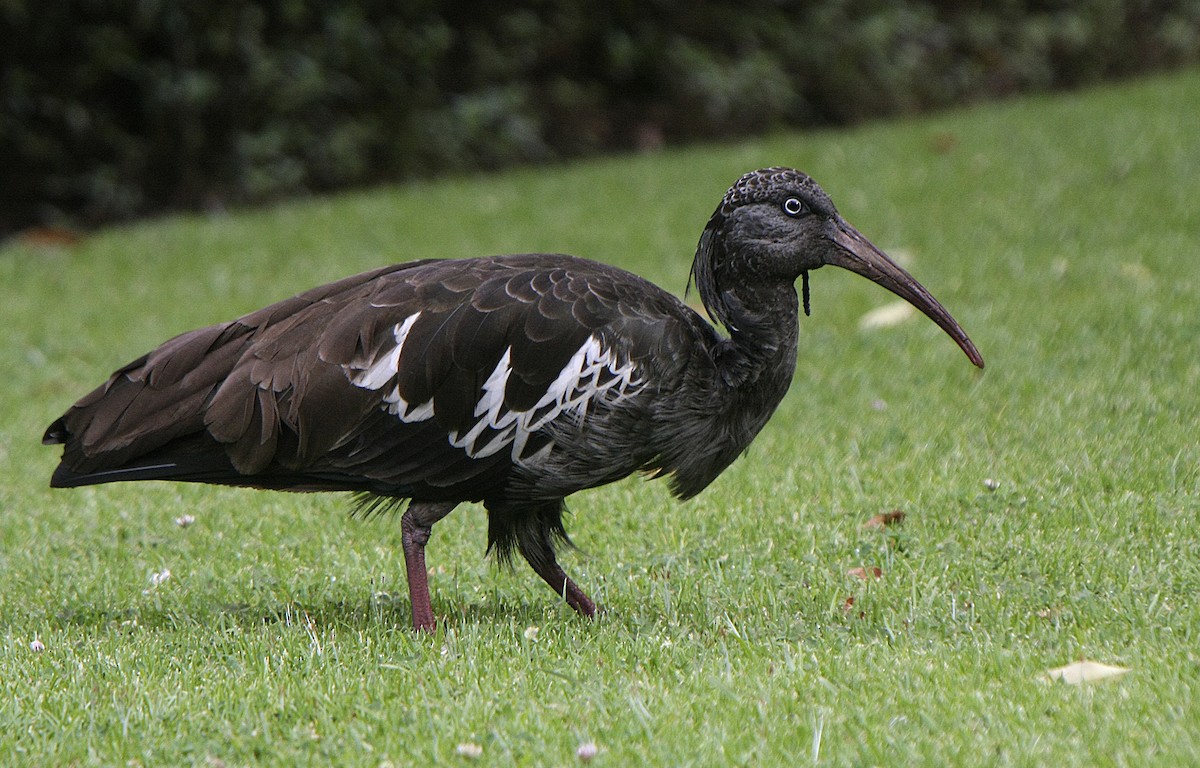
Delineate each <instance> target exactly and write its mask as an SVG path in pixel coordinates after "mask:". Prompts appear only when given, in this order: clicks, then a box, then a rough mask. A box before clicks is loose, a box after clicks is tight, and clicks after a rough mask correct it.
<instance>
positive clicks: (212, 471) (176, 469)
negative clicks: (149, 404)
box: [50, 456, 246, 488]
mask: <svg viewBox="0 0 1200 768" xmlns="http://www.w3.org/2000/svg"><path fill="white" fill-rule="evenodd" d="M238 478H241V479H242V480H243V481H244V480H245V479H246V478H245V477H243V476H242V475H239V474H238V473H237V472H236V471H235V470H234V469H233V466H232V465H231V464H230V463H229V460H228V459H227V458H224V457H222V456H195V457H190V456H184V457H177V458H167V457H162V458H158V459H155V458H152V457H146V458H143V459H140V460H138V461H137V462H135V463H130V464H125V465H122V466H117V467H106V468H97V469H94V470H90V471H82V472H81V471H77V470H75V469H72V468H71V467H70V466H68V462H66V461H63V462H62V463H61V464H59V465H58V467H57V468H56V469H55V470H54V474H53V475H51V476H50V487H51V488H78V487H80V486H83V485H100V484H102V483H121V482H127V481H133V480H181V481H184V482H195V483H226V484H230V483H232V484H236V483H235V481H236V480H237V479H238Z"/></svg>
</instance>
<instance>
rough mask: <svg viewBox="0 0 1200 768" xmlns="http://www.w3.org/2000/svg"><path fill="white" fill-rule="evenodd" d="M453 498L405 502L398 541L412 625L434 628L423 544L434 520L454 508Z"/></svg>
mask: <svg viewBox="0 0 1200 768" xmlns="http://www.w3.org/2000/svg"><path fill="white" fill-rule="evenodd" d="M454 507H455V503H454V502H437V503H434V502H418V501H414V502H411V503H410V504H409V505H408V509H406V510H405V511H404V514H403V515H402V516H401V517H400V541H401V543H402V544H403V545H404V567H405V570H407V571H408V597H409V601H410V602H411V603H412V614H413V629H415V630H417V631H418V632H433V631H434V630H435V629H436V628H437V623H436V622H435V621H434V619H433V605H432V604H431V602H430V600H429V576H428V573H427V572H426V570H425V544H426V543H428V542H429V534H430V531H432V529H433V524H434V523H436V522H437V521H438V520H441V519H442V518H443V517H445V516H446V515H448V514H450V511H451V510H452V509H454Z"/></svg>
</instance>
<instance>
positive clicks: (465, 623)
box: [0, 71, 1200, 768]
mask: <svg viewBox="0 0 1200 768" xmlns="http://www.w3.org/2000/svg"><path fill="white" fill-rule="evenodd" d="M1196 103H1200V72H1195V71H1193V72H1189V73H1185V74H1181V75H1176V76H1172V77H1168V78H1160V79H1155V80H1150V81H1145V82H1137V83H1131V84H1126V85H1122V86H1120V87H1111V86H1110V87H1105V88H1103V89H1100V90H1091V91H1087V92H1084V93H1080V94H1077V95H1071V96H1066V97H1062V96H1059V97H1055V98H1053V99H1051V98H1024V99H1018V100H1012V101H1008V102H1006V103H1004V104H1002V105H990V106H978V107H974V108H971V109H968V110H965V111H958V112H953V113H944V114H940V115H937V116H934V117H926V118H921V119H917V120H911V121H904V122H899V123H896V124H891V125H873V126H870V127H867V128H860V129H857V130H852V131H841V130H839V131H819V132H808V133H785V134H776V135H774V136H773V137H771V138H769V139H762V140H756V141H752V142H747V143H738V144H730V145H727V146H710V147H696V148H692V149H689V150H686V151H680V150H671V151H667V152H663V153H659V154H656V155H653V156H635V157H629V158H622V159H614V160H604V161H589V162H586V163H579V164H571V165H567V166H565V167H562V168H557V169H554V170H547V171H539V172H533V171H528V170H526V171H518V172H509V173H505V174H498V175H493V176H488V177H481V176H478V175H471V176H463V177H459V178H454V179H447V180H443V181H438V182H426V183H414V184H410V185H405V186H399V187H387V188H381V189H378V190H376V191H373V192H370V193H355V194H347V195H340V196H335V197H329V198H326V199H319V200H309V201H305V202H297V203H291V204H288V205H285V206H280V207H276V208H272V209H269V210H260V211H257V212H252V213H243V214H239V215H235V216H228V217H202V216H193V217H176V218H169V219H163V220H160V221H156V222H150V223H143V224H139V225H137V226H129V227H125V228H114V229H108V230H105V231H103V232H101V233H99V234H97V235H95V236H93V237H89V238H87V239H85V240H84V241H83V242H82V243H81V244H79V245H78V246H76V247H75V248H73V249H55V248H32V247H28V246H17V245H10V246H8V247H6V248H4V249H2V250H0V324H2V325H3V327H4V329H5V331H4V333H3V334H0V370H3V371H4V374H5V375H4V377H3V378H2V379H0V511H2V515H3V518H2V522H0V756H3V760H4V762H5V763H6V764H7V765H22V764H25V765H106V766H107V765H200V766H221V765H227V766H236V765H250V764H263V765H287V766H293V765H300V764H314V765H329V764H336V765H363V766H370V767H371V768H378V767H379V766H386V765H396V766H400V765H414V764H416V765H433V764H457V765H467V764H472V758H471V757H470V756H469V755H471V754H475V750H476V749H477V750H478V752H479V754H480V757H479V758H477V762H476V763H475V764H479V765H570V764H574V763H576V761H577V758H576V756H575V754H576V750H577V749H578V748H579V747H580V746H581V745H583V744H586V743H588V742H592V743H595V744H596V746H597V748H598V755H597V756H596V757H595V759H594V761H593V764H595V765H601V766H626V765H641V764H646V765H672V766H675V765H787V766H793V765H820V766H825V765H847V766H849V765H963V766H969V765H987V766H994V765H1055V766H1070V765H1089V766H1092V765H1137V766H1146V765H1195V764H1200V657H1198V654H1197V650H1196V648H1197V638H1200V610H1198V603H1197V599H1198V598H1197V596H1198V595H1200V536H1197V520H1198V519H1200V442H1198V441H1197V439H1196V425H1197V424H1198V423H1200V398H1198V395H1197V393H1198V392H1200V358H1198V357H1197V355H1196V343H1197V341H1196V340H1197V339H1198V338H1200V314H1198V313H1197V311H1196V307H1197V306H1200V283H1197V281H1196V280H1194V279H1192V276H1193V275H1195V273H1196V269H1195V265H1196V263H1197V259H1198V257H1200V250H1198V249H1200V244H1198V242H1197V238H1196V233H1197V232H1200V208H1198V207H1197V206H1196V204H1195V201H1196V200H1197V199H1198V198H1200V175H1197V174H1196V172H1195V171H1196V169H1197V168H1200V143H1198V142H1197V141H1196V135H1195V121H1194V115H1191V114H1189V113H1188V111H1187V110H1186V109H1183V108H1181V105H1187V104H1196ZM772 163H788V164H792V165H796V166H798V167H801V168H805V169H807V170H809V171H810V172H812V173H813V174H814V175H815V177H816V178H817V179H818V180H819V181H821V183H822V184H823V185H824V186H825V188H826V189H827V190H828V191H829V192H830V193H831V195H832V196H833V198H834V199H835V200H836V201H837V202H838V203H839V206H840V208H841V210H842V212H843V213H844V214H845V215H846V216H847V217H848V218H849V220H850V221H852V222H854V223H855V224H856V225H857V226H858V227H859V228H860V229H861V230H862V231H863V232H864V233H866V234H868V235H869V236H870V237H871V238H872V239H873V240H875V242H877V243H879V244H880V245H881V246H884V247H885V248H888V249H889V250H892V251H893V252H894V253H896V254H897V255H902V256H903V257H904V258H905V259H906V260H907V262H908V263H909V264H910V267H911V269H912V271H913V272H914V273H915V274H916V275H917V276H918V277H920V279H921V280H922V281H923V282H924V283H925V284H926V285H927V286H928V287H929V288H930V289H931V290H932V291H933V292H934V293H935V294H936V295H937V296H938V297H939V298H940V299H941V300H942V301H943V302H944V303H945V304H946V305H947V306H948V307H949V308H950V309H951V310H952V311H953V312H954V314H955V315H956V316H957V317H958V318H959V319H960V320H961V321H962V323H963V325H964V326H965V327H966V328H967V329H968V331H970V333H971V335H972V337H973V338H974V339H975V340H976V341H977V342H978V344H979V347H980V349H981V350H982V351H983V354H984V356H985V357H986V358H987V362H988V368H987V370H986V371H984V372H982V373H980V372H977V371H975V370H974V369H972V368H971V367H970V365H969V364H968V363H967V361H966V360H965V358H963V356H962V355H961V353H960V352H959V351H958V350H957V348H956V347H955V346H954V344H953V343H952V342H951V341H950V340H949V339H947V338H946V337H945V336H944V335H942V334H941V333H940V332H939V331H938V330H937V329H936V328H935V327H933V326H932V324H930V323H929V322H927V321H924V320H923V319H921V318H914V319H913V320H912V321H910V322H906V323H902V324H900V325H898V326H894V327H890V328H884V329H876V330H873V331H870V330H858V329H857V328H856V326H857V323H858V322H859V320H860V318H862V317H863V315H864V314H865V313H867V312H868V311H869V310H870V309H871V308H873V307H876V306H878V305H880V304H886V303H889V302H890V301H891V300H892V299H891V297H890V295H888V294H886V293H884V292H882V291H881V290H880V289H879V288H878V287H876V286H874V285H872V284H870V283H869V282H867V281H865V280H861V279H858V278H855V277H853V276H851V275H849V274H847V273H845V272H839V271H836V270H833V269H830V270H821V271H820V272H818V273H816V274H814V276H813V286H812V287H813V309H814V313H813V316H812V317H811V318H803V320H802V324H801V327H802V339H801V341H802V344H801V349H800V359H799V374H798V377H797V379H796V381H795V383H794V385H793V387H792V391H791V393H790V394H789V395H788V397H787V399H786V400H785V401H784V403H783V405H782V406H781V408H780V410H779V412H778V413H777V414H776V416H775V418H774V419H773V420H772V422H771V423H770V424H768V426H767V428H766V430H765V431H764V432H763V434H762V435H761V436H760V437H759V439H758V440H757V441H756V442H755V444H754V445H753V447H752V449H751V451H750V453H749V455H748V456H746V457H745V458H743V459H742V460H740V461H738V462H736V463H735V464H734V465H733V466H732V467H731V468H730V469H729V470H728V471H727V472H726V473H725V474H724V475H723V476H722V477H721V478H719V479H718V480H717V482H716V483H715V484H714V485H713V486H712V487H711V488H709V489H708V490H707V491H706V492H705V493H703V494H702V495H701V496H700V497H698V498H697V499H695V500H693V501H692V502H689V503H688V504H685V505H681V504H678V503H676V502H674V501H672V500H671V499H669V498H668V496H667V493H666V488H665V485H664V484H663V483H661V482H642V481H640V480H637V479H633V480H630V481H628V482H624V483H621V484H617V485H615V486H609V487H606V488H602V489H597V490H595V491H592V492H588V493H583V494H578V495H577V496H575V497H573V498H572V499H571V508H572V510H573V512H574V514H573V516H572V518H571V520H570V521H569V527H570V530H571V532H572V534H573V537H574V539H575V540H576V542H577V543H578V544H579V545H580V546H581V547H582V550H583V551H582V552H579V553H575V554H572V555H570V556H568V558H567V559H566V567H567V568H568V569H569V570H570V571H571V572H572V573H573V574H574V575H575V576H576V577H577V578H578V579H579V581H580V583H581V584H583V585H585V586H586V587H587V588H588V589H589V590H591V591H592V593H593V595H594V596H595V597H597V598H598V599H599V600H600V601H601V602H602V603H603V604H604V605H606V606H607V608H608V612H607V613H606V614H604V615H603V616H601V617H600V618H599V619H598V620H597V621H595V622H587V621H584V620H581V619H580V618H578V617H577V616H575V615H574V614H573V613H572V612H571V611H570V610H569V609H568V608H566V607H565V606H564V605H563V604H562V602H561V601H560V600H558V599H556V598H555V597H554V595H552V594H551V593H550V592H549V590H547V589H546V588H545V586H544V585H542V584H541V583H540V582H539V581H538V580H537V578H536V577H535V576H533V575H532V574H531V573H529V572H528V571H527V570H526V569H523V568H522V569H517V570H516V571H514V572H511V573H510V572H506V571H498V570H496V569H495V568H493V567H492V566H491V565H490V564H489V563H488V562H487V561H486V560H484V558H483V557H482V554H483V547H484V541H485V530H486V528H485V526H486V521H485V519H484V515H483V513H482V511H481V510H479V509H478V508H474V507H470V506H467V507H464V508H462V509H460V510H459V511H457V512H456V513H455V514H454V515H452V516H451V517H450V518H447V519H446V520H445V521H443V522H442V523H439V525H438V526H437V528H436V530H435V531H434V537H433V540H432V542H431V544H430V548H429V563H430V566H431V567H432V568H433V574H432V576H431V581H432V585H433V595H434V608H435V610H436V611H437V612H438V613H439V615H440V616H442V617H444V619H445V623H444V627H443V631H442V632H441V633H440V634H439V635H438V636H436V637H433V638H430V637H424V636H414V635H413V634H412V633H410V632H409V631H408V629H407V625H408V622H409V607H408V600H407V596H406V593H405V589H404V586H403V581H402V573H403V565H402V556H401V551H400V531H399V525H398V522H397V521H396V520H395V519H394V518H387V517H384V518H379V519H375V520H371V521H361V520H354V519H351V518H349V516H348V515H347V509H348V504H347V499H346V498H344V497H341V496H337V495H318V496H296V495H285V494H270V493H255V492H250V491H237V490H230V489H216V488H201V487H185V486H179V485H169V484H149V483H148V484H144V485H129V486H108V487H98V488H91V489H82V490H79V491H73V492H61V491H60V492H52V491H50V490H49V489H48V488H46V487H45V484H46V481H47V478H48V476H49V474H50V471H51V469H52V467H53V465H54V463H55V460H56V454H57V452H56V451H55V450H52V449H49V448H44V447H42V446H40V445H39V444H38V439H39V437H40V436H41V433H42V430H43V429H44V428H45V425H46V424H48V423H49V422H50V421H51V420H52V419H53V418H55V417H56V416H57V415H58V414H59V413H61V412H62V410H63V409H65V408H66V407H67V406H68V405H69V404H70V403H71V402H72V401H73V400H74V399H75V398H77V397H78V396H80V395H81V394H83V393H84V392H85V391H87V390H88V389H90V388H91V387H92V386H94V385H95V384H96V383H98V382H99V381H101V380H103V378H104V377H105V376H106V375H107V374H108V372H109V371H110V370H112V369H113V368H115V367H117V366H118V365H120V364H122V363H124V362H126V361H127V360H129V359H132V358H134V357H136V356H137V355H138V354H140V353H142V352H143V351H145V350H146V349H148V348H149V347H151V346H153V345H154V344H157V343H158V342H160V341H162V340H163V339H164V338H165V337H166V336H168V335H170V334H172V333H175V332H179V331H183V330H185V329H187V328H191V327H194V326H197V325H200V324H204V323H210V322H215V321H219V320H224V319H228V318H230V317H233V316H236V315H237V314H239V313H242V312H245V311H248V310H251V309H254V308H256V307H258V306H261V305H262V304H264V303H266V302H268V301H271V300H274V299H277V298H282V297H284V296H287V295H290V294H292V293H294V292H297V291H300V290H302V289H305V288H308V287H310V286H312V285H314V284H316V283H318V282H321V281H325V280H330V279H334V278H336V277H340V276H342V275H345V274H347V273H350V272H354V271H357V270H362V269H366V268H369V267H372V266H375V265H378V264H382V263H386V262H390V261H398V260H403V259H410V258H421V257H427V256H469V255H476V254H481V253H496V252H511V251H520V250H526V249H536V250H548V251H567V252H574V253H578V254H581V255H586V256H590V257H593V258H598V259H602V260H604V261H608V262H612V263H616V264H621V265H624V266H626V267H629V268H632V269H635V270H637V271H638V272H640V273H642V274H644V275H646V276H648V277H650V278H652V279H654V280H655V281H656V282H659V283H660V284H663V285H667V286H673V287H675V288H678V289H682V287H683V284H684V282H685V279H686V276H687V271H688V267H689V265H690V257H691V253H692V250H693V248H694V246H695V241H696V239H697V237H698V235H699V231H700V228H701V227H702V225H703V223H704V221H705V220H706V218H707V216H708V215H709V214H710V213H711V211H712V208H713V206H714V205H715V204H716V203H717V201H718V200H719V198H720V196H721V194H722V193H723V192H724V190H725V187H726V185H727V184H729V183H730V182H732V181H733V179H735V178H736V177H737V176H738V175H739V174H740V173H742V172H743V171H745V170H747V169H749V168H754V167H759V166H763V165H767V164H772ZM987 480H992V481H994V482H993V483H990V484H988V483H986V482H985V481H987ZM897 508H898V509H900V510H903V511H905V512H907V517H906V519H905V520H904V521H903V522H902V523H901V524H899V525H897V526H891V527H889V528H886V529H883V530H877V529H872V528H865V527H864V523H866V522H868V521H869V519H870V518H871V517H872V516H874V515H875V514H877V513H880V512H886V511H890V510H892V509H897ZM185 514H188V515H192V516H193V518H194V520H193V521H192V523H191V524H190V525H187V526H186V527H185V526H183V525H181V524H179V518H181V517H182V516H183V515H185ZM183 522H186V520H185V521H183ZM856 568H865V569H868V570H867V571H866V573H868V574H870V573H873V571H871V570H870V569H874V568H878V569H880V575H881V577H880V578H878V579H875V578H873V577H872V578H868V579H866V580H864V579H861V578H858V577H857V576H856V575H855V573H856V572H855V571H854V570H853V569H856ZM168 572H169V576H165V577H164V574H167V573H168ZM38 648H40V650H38ZM1081 657H1085V658H1088V659H1095V660H1098V661H1101V662H1105V663H1107V664H1115V665H1120V666H1123V667H1128V668H1130V669H1131V671H1130V672H1129V673H1128V674H1126V675H1125V676H1123V677H1121V678H1118V679H1116V680H1112V681H1109V682H1107V683H1104V684H1098V685H1095V686H1084V687H1074V686H1066V685H1061V684H1056V685H1052V684H1049V683H1047V682H1044V681H1043V679H1042V675H1043V673H1044V672H1045V670H1047V669H1048V668H1050V667H1057V666H1059V665H1061V664H1066V663H1069V662H1072V661H1075V660H1078V659H1080V658H1081ZM460 745H461V749H460Z"/></svg>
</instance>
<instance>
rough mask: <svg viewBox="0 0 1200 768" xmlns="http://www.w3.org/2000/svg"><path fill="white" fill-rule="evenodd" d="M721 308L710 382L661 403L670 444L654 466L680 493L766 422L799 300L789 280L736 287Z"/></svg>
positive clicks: (787, 366)
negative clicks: (766, 287) (722, 335)
mask: <svg viewBox="0 0 1200 768" xmlns="http://www.w3.org/2000/svg"><path fill="white" fill-rule="evenodd" d="M726 298H727V299H730V300H729V301H727V302H725V303H724V305H723V307H722V309H723V310H724V311H722V313H721V317H720V318H719V319H720V320H721V322H722V323H724V324H725V326H726V327H727V328H728V329H729V334H730V335H729V338H727V339H723V340H721V341H720V342H718V343H717V344H716V346H715V347H713V348H711V349H710V352H709V354H710V355H711V359H712V363H713V368H712V369H709V370H710V375H711V376H712V377H713V378H712V379H711V384H710V386H706V387H698V388H696V391H697V392H702V393H703V394H702V396H697V397H682V398H679V399H678V400H677V401H675V402H673V403H672V405H671V407H669V409H668V410H667V411H666V413H665V415H666V418H664V420H663V423H664V429H665V430H666V432H667V434H668V436H669V439H667V440H665V441H664V442H665V443H666V444H667V445H670V446H671V448H669V449H668V450H667V451H665V452H664V453H663V454H662V455H661V456H660V459H659V461H660V462H661V463H660V464H659V466H660V467H661V468H663V469H666V470H667V471H669V472H670V473H672V474H673V480H672V489H673V491H674V492H675V493H676V495H678V496H679V497H681V498H689V497H691V496H694V495H695V494H697V493H699V492H700V491H701V490H702V489H703V488H704V487H705V486H707V485H708V484H709V483H711V482H712V481H713V479H714V478H715V477H716V476H717V475H719V474H720V473H721V471H722V470H724V469H725V467H727V466H729V464H730V463H731V462H733V460H734V459H736V458H737V457H738V456H739V455H741V453H742V452H743V451H745V450H746V446H748V445H749V444H750V441H751V440H753V439H754V437H755V436H756V435H757V434H758V433H759V431H760V430H761V429H762V428H763V426H764V425H765V424H766V423H767V419H769V418H770V417H771V414H772V413H774V412H775V408H776V407H778V405H779V402H780V401H781V400H782V399H783V396H784V395H785V394H786V393H787V390H788V386H789V385H790V384H791V381H792V374H793V373H795V370H796V341H797V337H798V335H799V318H798V317H797V312H798V311H799V301H798V299H797V297H796V290H795V288H794V287H793V286H791V285H783V286H779V287H778V288H776V289H775V290H773V291H771V292H769V293H767V292H765V291H763V290H759V291H757V292H754V293H751V292H748V291H743V292H742V293H741V294H740V295H738V296H730V295H729V294H726Z"/></svg>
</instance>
